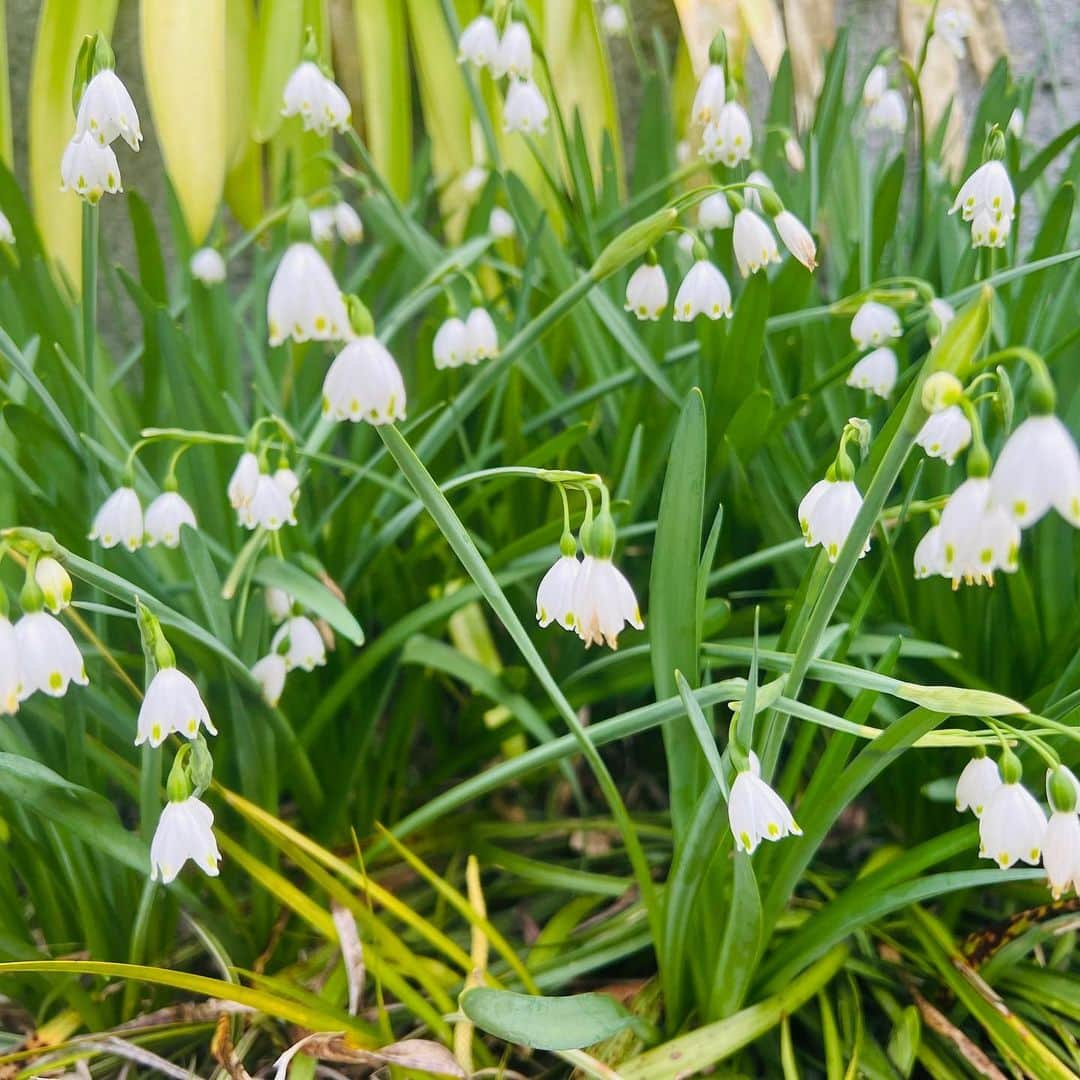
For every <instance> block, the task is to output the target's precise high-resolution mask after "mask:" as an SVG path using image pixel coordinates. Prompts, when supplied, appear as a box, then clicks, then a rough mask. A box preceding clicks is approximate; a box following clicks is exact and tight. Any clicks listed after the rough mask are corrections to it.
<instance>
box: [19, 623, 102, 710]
mask: <svg viewBox="0 0 1080 1080" xmlns="http://www.w3.org/2000/svg"><path fill="white" fill-rule="evenodd" d="M15 648H16V652H17V654H18V658H19V677H20V680H21V682H22V689H21V690H20V698H21V699H23V700H25V699H26V698H28V697H29V696H30V695H31V694H32V693H34V691H35V690H40V691H41V692H42V693H43V694H48V695H49V697H63V696H64V694H66V693H67V688H68V683H76V684H77V685H78V686H86V684H87V683H88V682H89V681H90V680H89V679H87V677H86V665H85V664H84V663H83V658H82V653H80V652H79V646H78V645H76V644H75V639H74V638H73V637H72V636H71V634H70V633H68V629H67V627H66V626H64V624H63V623H62V622H60V620H59V619H54V618H53V617H52V616H51V615H50V614H49V613H48V612H47V611H32V612H28V613H27V614H25V615H23V617H22V618H21V619H20V620H19V621H18V622H17V623H16V624H15Z"/></svg>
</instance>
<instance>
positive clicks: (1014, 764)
mask: <svg viewBox="0 0 1080 1080" xmlns="http://www.w3.org/2000/svg"><path fill="white" fill-rule="evenodd" d="M998 768H999V770H1000V771H1001V779H1002V780H1004V781H1005V783H1006V784H1019V783H1020V781H1021V780H1022V779H1023V778H1024V767H1023V766H1022V765H1021V764H1020V759H1019V758H1018V757H1017V756H1016V755H1015V754H1014V753H1013V752H1012V751H1011V750H1009V749H1008V748H1006V749H1005V750H1003V751H1002V753H1001V761H1000V763H999V764H998Z"/></svg>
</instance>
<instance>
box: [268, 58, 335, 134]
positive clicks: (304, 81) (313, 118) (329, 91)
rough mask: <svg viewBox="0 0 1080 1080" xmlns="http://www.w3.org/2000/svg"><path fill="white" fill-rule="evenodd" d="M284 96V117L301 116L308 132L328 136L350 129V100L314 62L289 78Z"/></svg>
mask: <svg viewBox="0 0 1080 1080" xmlns="http://www.w3.org/2000/svg"><path fill="white" fill-rule="evenodd" d="M282 96H283V99H284V100H283V103H282V109H281V115H282V116H299V117H300V119H301V120H302V121H303V124H304V130H305V131H314V132H317V133H318V134H319V135H325V134H327V132H329V131H345V130H346V129H347V128H348V126H349V121H350V119H351V118H352V106H351V105H350V104H349V99H348V98H347V97H346V96H345V95H344V93H342V90H341V88H340V87H339V86H338V85H337V83H335V82H334V80H333V79H328V78H327V77H326V76H325V75H324V74H323V73H322V71H321V70H320V68H319V65H318V64H316V63H314V62H313V61H311V60H305V61H304V62H303V63H301V64H300V66H299V67H297V68H296V70H295V71H294V72H293V73H292V74H291V75H290V76H289V80H288V82H286V83H285V91H284V94H283V95H282Z"/></svg>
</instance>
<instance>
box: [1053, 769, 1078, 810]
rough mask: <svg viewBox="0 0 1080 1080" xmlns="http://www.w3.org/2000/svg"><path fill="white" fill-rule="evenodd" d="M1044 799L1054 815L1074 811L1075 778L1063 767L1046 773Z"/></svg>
mask: <svg viewBox="0 0 1080 1080" xmlns="http://www.w3.org/2000/svg"><path fill="white" fill-rule="evenodd" d="M1046 798H1047V801H1048V802H1049V803H1050V809H1051V810H1053V811H1055V812H1056V813H1059V814H1071V813H1072V812H1073V811H1074V810H1075V809H1076V777H1075V776H1073V774H1072V773H1071V772H1070V771H1069V770H1068V769H1067V768H1066V767H1065V766H1064V765H1059V766H1058V767H1057V768H1056V769H1053V770H1051V771H1050V772H1048V773H1047V776H1046Z"/></svg>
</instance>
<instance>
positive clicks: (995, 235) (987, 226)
mask: <svg viewBox="0 0 1080 1080" xmlns="http://www.w3.org/2000/svg"><path fill="white" fill-rule="evenodd" d="M1011 229H1012V219H1011V218H1008V217H1005V216H1003V215H1002V216H999V215H997V214H995V213H993V212H992V211H990V210H978V211H977V212H976V214H975V216H974V217H973V218H972V219H971V246H972V247H977V248H979V247H988V248H1003V247H1004V246H1005V242H1006V241H1007V240H1008V239H1009V232H1010V231H1011Z"/></svg>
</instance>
